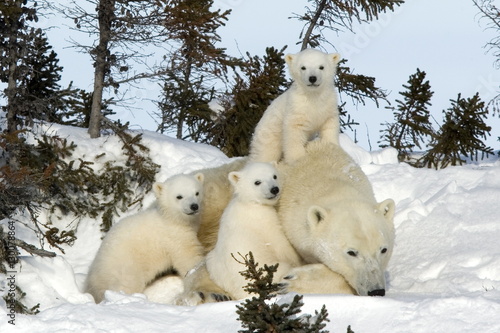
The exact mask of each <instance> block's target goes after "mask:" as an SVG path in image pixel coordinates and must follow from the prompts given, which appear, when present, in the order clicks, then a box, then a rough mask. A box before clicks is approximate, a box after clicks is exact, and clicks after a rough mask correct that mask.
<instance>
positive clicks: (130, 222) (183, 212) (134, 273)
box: [86, 173, 205, 303]
mask: <svg viewBox="0 0 500 333" xmlns="http://www.w3.org/2000/svg"><path fill="white" fill-rule="evenodd" d="M203 180H204V176H203V174H202V173H198V174H196V175H176V176H173V177H171V178H169V179H168V180H167V181H166V182H164V183H155V184H154V185H153V191H154V194H155V196H156V202H155V204H153V206H152V207H150V208H148V209H146V210H144V211H142V212H139V213H137V214H135V215H132V216H129V217H126V218H124V219H123V220H122V221H120V222H119V223H118V224H116V225H114V226H113V227H112V228H111V229H110V230H109V232H108V233H107V235H106V237H105V238H104V240H103V242H102V244H101V246H100V248H99V250H98V252H97V255H96V257H95V259H94V261H93V263H92V265H91V266H90V270H89V273H88V275H87V280H86V292H88V293H90V294H91V295H92V296H94V299H95V301H96V302H97V303H99V302H101V301H102V300H103V297H104V292H105V291H106V290H114V291H123V292H125V293H129V294H130V293H139V292H143V291H144V289H145V288H146V287H147V286H148V284H150V283H151V282H153V281H154V280H155V279H156V278H158V277H161V276H162V275H164V274H165V273H166V272H177V273H178V274H179V276H181V277H183V276H185V274H186V273H187V272H188V271H189V270H190V269H192V268H193V267H194V266H196V265H197V264H198V263H199V262H201V261H202V260H203V259H204V254H205V252H204V249H203V246H202V245H201V243H200V242H199V240H198V238H197V231H198V229H199V222H200V220H199V212H200V210H201V202H202V198H203V187H202V184H203Z"/></svg>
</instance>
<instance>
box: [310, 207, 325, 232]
mask: <svg viewBox="0 0 500 333" xmlns="http://www.w3.org/2000/svg"><path fill="white" fill-rule="evenodd" d="M327 215H328V212H327V211H326V210H325V209H324V208H323V207H320V206H311V207H309V209H308V210H307V222H308V223H309V226H310V227H313V228H314V227H315V226H317V225H318V224H320V223H321V222H323V221H324V220H325V219H326V217H327Z"/></svg>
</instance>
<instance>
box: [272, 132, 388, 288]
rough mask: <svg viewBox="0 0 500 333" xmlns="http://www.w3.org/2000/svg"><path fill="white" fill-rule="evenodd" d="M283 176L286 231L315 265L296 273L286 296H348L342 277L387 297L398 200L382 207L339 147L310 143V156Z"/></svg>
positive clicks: (287, 282)
mask: <svg viewBox="0 0 500 333" xmlns="http://www.w3.org/2000/svg"><path fill="white" fill-rule="evenodd" d="M311 166H314V171H313V172H311ZM280 171H281V172H282V173H283V174H284V175H285V183H284V185H283V192H282V194H281V199H280V202H279V216H280V220H281V222H282V224H283V229H284V230H285V233H286V235H287V237H288V239H289V240H290V242H291V243H292V245H293V246H294V247H295V249H296V250H297V252H298V253H299V254H300V255H301V256H302V258H303V259H304V260H305V261H306V262H308V263H310V264H312V265H305V266H301V267H298V268H294V269H292V271H291V272H290V274H289V276H288V277H286V279H285V281H284V284H285V288H284V289H285V291H286V290H291V291H296V292H302V293H328V292H332V290H333V291H335V290H341V291H342V290H343V291H346V290H345V289H344V287H345V285H344V284H343V281H342V280H341V279H339V275H340V276H342V277H343V278H344V279H345V280H346V281H347V282H348V284H349V286H350V287H352V288H353V289H354V291H355V292H356V293H357V294H359V295H370V296H384V295H385V285H386V282H385V270H386V268H387V264H388V262H389V259H390V257H391V255H392V250H393V247H394V237H395V232H394V223H393V218H394V211H395V204H394V201H393V200H392V199H387V200H384V201H382V202H381V203H377V201H376V200H375V196H374V193H373V189H372V186H371V184H370V182H369V180H368V178H367V177H366V175H365V174H364V173H363V171H362V170H361V168H360V167H359V166H358V165H357V164H356V163H355V162H354V161H353V160H352V159H351V158H350V156H349V155H348V154H347V153H346V152H345V151H344V150H343V149H342V148H341V147H340V146H338V145H335V144H324V143H321V142H318V141H314V142H310V143H309V144H308V146H307V156H305V157H304V158H302V159H299V160H297V161H296V162H295V163H293V164H291V165H287V164H282V165H281V168H280ZM315 264H316V265H315ZM333 272H335V273H333Z"/></svg>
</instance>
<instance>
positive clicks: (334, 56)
mask: <svg viewBox="0 0 500 333" xmlns="http://www.w3.org/2000/svg"><path fill="white" fill-rule="evenodd" d="M330 57H331V59H332V60H333V64H334V65H337V64H338V63H339V62H340V60H342V57H341V56H340V54H339V53H331V54H330Z"/></svg>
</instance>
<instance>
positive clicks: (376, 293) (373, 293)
mask: <svg viewBox="0 0 500 333" xmlns="http://www.w3.org/2000/svg"><path fill="white" fill-rule="evenodd" d="M368 296H385V289H375V290H372V291H369V292H368Z"/></svg>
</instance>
